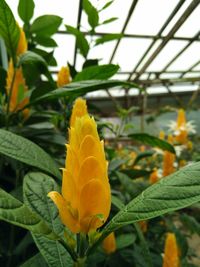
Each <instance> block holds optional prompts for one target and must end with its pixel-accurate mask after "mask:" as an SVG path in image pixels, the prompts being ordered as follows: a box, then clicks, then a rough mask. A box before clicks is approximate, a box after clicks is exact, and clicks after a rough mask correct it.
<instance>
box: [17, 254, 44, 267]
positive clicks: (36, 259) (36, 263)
mask: <svg viewBox="0 0 200 267" xmlns="http://www.w3.org/2000/svg"><path fill="white" fill-rule="evenodd" d="M20 267H48V266H47V264H46V262H45V260H44V258H43V257H42V255H41V254H40V253H38V254H36V255H35V256H33V257H31V258H30V259H28V260H27V261H26V262H25V263H23V264H22V265H20Z"/></svg>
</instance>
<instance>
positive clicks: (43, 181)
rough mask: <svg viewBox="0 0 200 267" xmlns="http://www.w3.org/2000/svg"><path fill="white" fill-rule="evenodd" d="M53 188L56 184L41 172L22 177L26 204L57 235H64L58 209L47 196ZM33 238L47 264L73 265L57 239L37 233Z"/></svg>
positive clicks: (55, 187)
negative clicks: (50, 238)
mask: <svg viewBox="0 0 200 267" xmlns="http://www.w3.org/2000/svg"><path fill="white" fill-rule="evenodd" d="M54 190H55V191H58V186H57V184H56V183H55V181H54V180H53V179H52V178H51V177H49V176H47V175H45V174H43V173H39V172H35V173H29V174H27V175H26V176H25V178H24V184H23V191H24V200H25V203H26V205H27V206H28V207H29V208H30V209H32V210H33V211H35V212H37V213H38V214H39V215H40V216H41V217H42V218H44V219H45V221H46V222H47V224H48V225H49V227H50V228H51V229H52V230H53V231H54V232H55V233H56V234H57V235H61V236H62V235H64V233H63V225H62V224H61V222H60V219H59V217H58V210H57V208H56V206H55V205H54V203H53V202H52V201H51V199H50V198H49V197H48V196H47V194H48V193H49V192H50V191H54ZM33 238H34V241H35V242H36V244H37V246H38V248H39V250H40V253H41V254H42V255H43V257H44V258H45V260H46V261H47V263H48V265H49V266H52V267H54V266H55V267H63V266H69V267H70V266H73V262H72V259H71V257H70V255H69V254H68V252H67V251H66V249H65V248H64V247H63V246H62V245H61V244H60V243H59V242H58V241H56V240H49V239H47V238H46V237H44V236H42V235H38V234H33Z"/></svg>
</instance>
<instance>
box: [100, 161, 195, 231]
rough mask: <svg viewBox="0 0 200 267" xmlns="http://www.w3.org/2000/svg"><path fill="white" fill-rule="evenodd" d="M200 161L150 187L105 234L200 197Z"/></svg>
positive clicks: (119, 214) (109, 226)
mask: <svg viewBox="0 0 200 267" xmlns="http://www.w3.org/2000/svg"><path fill="white" fill-rule="evenodd" d="M199 176H200V163H199V162H198V163H195V164H192V165H190V166H187V167H185V168H182V169H181V170H179V171H177V172H176V173H173V174H171V175H170V176H168V177H165V178H163V179H161V180H160V181H159V182H158V183H156V184H154V185H152V186H150V187H148V188H147V189H146V190H144V191H143V192H142V193H141V194H140V195H139V196H138V197H136V198H135V199H133V200H132V201H131V202H130V203H129V204H128V205H126V206H125V208H124V209H123V210H122V211H120V212H119V213H118V214H117V215H116V216H115V217H114V218H113V219H112V220H111V221H110V223H108V224H107V225H106V227H105V228H104V230H103V234H106V235H107V233H110V232H113V231H114V230H115V229H117V228H119V227H121V226H123V225H126V224H130V223H133V222H136V221H141V220H147V219H150V218H154V217H157V216H160V215H162V214H165V213H167V212H170V211H174V210H177V209H181V208H184V207H187V206H189V205H191V204H193V203H195V202H198V201H200V194H199V190H200V179H199Z"/></svg>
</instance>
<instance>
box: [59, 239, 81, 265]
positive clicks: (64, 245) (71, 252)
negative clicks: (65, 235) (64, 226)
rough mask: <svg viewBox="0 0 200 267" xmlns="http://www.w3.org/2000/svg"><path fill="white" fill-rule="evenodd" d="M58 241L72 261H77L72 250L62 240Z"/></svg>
mask: <svg viewBox="0 0 200 267" xmlns="http://www.w3.org/2000/svg"><path fill="white" fill-rule="evenodd" d="M58 241H59V242H60V243H61V244H62V245H63V247H64V248H65V249H66V250H67V251H68V252H69V254H70V256H71V257H72V259H73V260H74V261H75V262H76V261H77V254H76V252H75V251H74V250H72V249H71V248H70V247H69V246H68V245H67V244H66V243H65V242H64V241H63V240H62V239H59V240H58Z"/></svg>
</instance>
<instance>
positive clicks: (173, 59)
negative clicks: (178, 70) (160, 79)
mask: <svg viewBox="0 0 200 267" xmlns="http://www.w3.org/2000/svg"><path fill="white" fill-rule="evenodd" d="M199 35H200V31H198V33H197V34H195V36H194V39H193V40H191V41H190V42H189V43H188V44H187V45H186V46H185V47H183V48H182V49H181V50H180V51H179V52H178V53H177V54H176V55H175V56H174V57H173V58H172V59H171V60H170V61H169V63H167V65H166V66H165V67H164V68H163V69H162V70H161V73H162V72H164V71H165V70H166V69H168V68H169V66H171V65H172V63H173V62H174V61H176V59H177V58H178V57H180V55H182V54H183V53H184V52H185V51H186V50H187V49H188V47H190V46H191V44H193V43H194V42H195V40H196V38H198V37H199Z"/></svg>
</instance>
